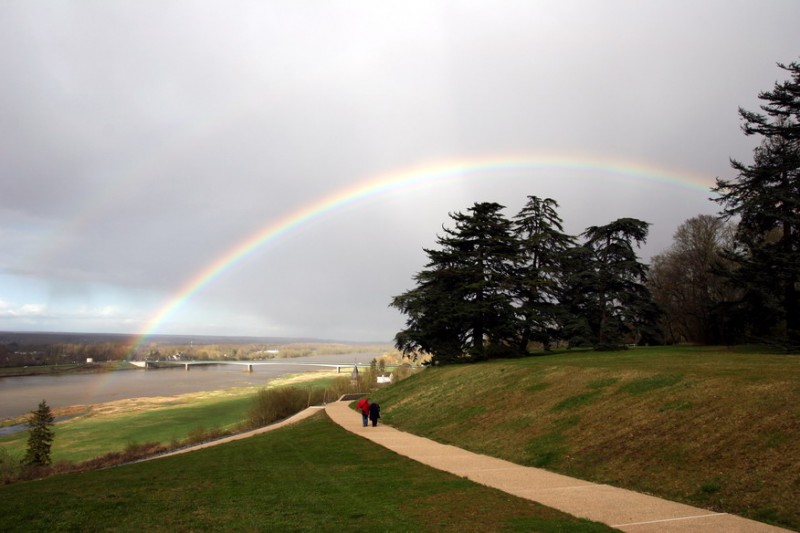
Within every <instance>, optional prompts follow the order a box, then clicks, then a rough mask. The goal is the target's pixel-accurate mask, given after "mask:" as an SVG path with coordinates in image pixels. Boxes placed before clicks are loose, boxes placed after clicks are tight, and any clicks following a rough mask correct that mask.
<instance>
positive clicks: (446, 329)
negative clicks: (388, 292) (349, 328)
mask: <svg viewBox="0 0 800 533" xmlns="http://www.w3.org/2000/svg"><path fill="white" fill-rule="evenodd" d="M502 209H504V207H503V206H502V205H500V204H497V203H492V202H484V203H476V204H474V206H473V207H471V208H469V209H468V213H467V214H463V213H454V214H451V215H450V217H451V218H452V219H453V221H454V222H455V227H454V228H453V229H449V228H444V232H445V234H444V235H443V236H440V237H439V238H438V239H437V244H438V245H439V246H440V248H439V249H436V250H434V249H426V250H425V253H426V254H427V255H428V258H429V262H428V263H427V265H426V267H425V270H423V271H421V272H419V273H418V274H417V275H416V276H415V280H416V282H417V287H415V288H414V289H411V290H410V291H407V292H405V293H403V294H401V295H399V296H396V297H395V298H394V299H393V300H392V303H391V306H393V307H396V308H397V309H399V310H400V311H401V312H402V313H404V314H405V315H407V317H408V318H407V321H406V328H405V329H404V330H402V331H401V332H399V333H398V334H397V336H396V337H395V343H396V345H397V348H398V349H400V350H401V351H403V352H404V353H413V352H415V351H417V350H422V351H425V352H428V353H430V354H432V355H433V357H434V359H435V360H436V361H438V362H456V361H476V360H481V359H486V358H490V357H495V356H498V355H512V354H513V353H515V347H514V342H513V341H514V337H515V332H516V327H515V311H514V308H513V305H512V298H511V290H512V283H513V276H512V274H513V273H514V264H515V261H516V260H517V257H518V247H517V241H516V239H515V238H514V235H513V232H512V229H511V223H510V222H509V221H508V220H507V219H506V218H505V217H504V216H503V214H502V212H501V211H502Z"/></svg>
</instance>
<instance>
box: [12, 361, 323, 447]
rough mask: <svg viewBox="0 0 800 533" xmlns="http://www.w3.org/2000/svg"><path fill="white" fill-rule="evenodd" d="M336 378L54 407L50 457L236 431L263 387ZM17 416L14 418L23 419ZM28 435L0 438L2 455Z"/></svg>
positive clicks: (312, 376) (306, 377) (313, 375)
mask: <svg viewBox="0 0 800 533" xmlns="http://www.w3.org/2000/svg"><path fill="white" fill-rule="evenodd" d="M336 377H337V374H336V373H335V371H321V372H304V373H302V374H296V375H291V376H286V377H283V378H276V379H273V380H271V381H270V382H269V384H268V386H267V387H244V388H233V389H226V390H217V391H207V392H198V393H190V394H182V395H178V396H161V397H148V398H132V399H125V400H116V401H113V402H105V403H100V404H96V405H88V406H87V405H76V406H69V407H65V408H60V409H56V410H54V411H55V414H56V415H58V416H68V417H69V419H67V420H65V421H62V422H59V423H57V424H56V425H55V426H54V430H55V434H56V437H55V442H54V443H53V449H52V459H53V462H54V463H57V462H59V461H85V460H87V459H92V458H95V457H98V456H101V455H104V454H107V453H111V452H120V451H124V450H125V449H127V448H130V447H133V446H136V445H142V444H145V443H160V444H163V445H170V444H171V443H175V442H180V441H185V440H187V439H188V438H190V437H192V436H197V437H198V438H199V437H201V436H202V435H203V434H208V433H225V432H236V431H237V430H239V429H241V426H242V424H243V423H244V422H245V420H246V418H247V412H248V410H249V409H250V407H251V405H252V403H253V399H254V397H255V395H256V393H257V391H258V390H260V389H262V388H275V387H281V386H286V385H297V384H302V385H304V386H309V387H320V388H324V387H325V386H327V385H328V384H329V383H330V382H331V381H332V380H333V379H335V378H336ZM23 421H24V420H23V419H22V418H21V419H19V420H16V421H15V422H17V423H19V422H23ZM27 438H28V433H27V431H21V432H18V433H15V434H12V435H6V436H0V453H4V454H5V455H6V457H10V458H11V459H19V458H21V457H23V456H24V454H25V449H26V445H27Z"/></svg>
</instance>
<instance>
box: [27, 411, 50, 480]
mask: <svg viewBox="0 0 800 533" xmlns="http://www.w3.org/2000/svg"><path fill="white" fill-rule="evenodd" d="M54 421H55V417H54V416H53V413H52V411H51V410H50V406H49V405H47V402H46V401H44V400H42V401H41V403H39V407H38V408H37V409H36V410H35V411H31V416H30V417H29V418H28V431H29V436H28V449H27V452H26V453H25V458H24V459H23V462H24V463H25V464H26V465H30V466H45V465H49V464H50V448H51V447H52V445H53V438H54V435H53V430H52V427H53V422H54Z"/></svg>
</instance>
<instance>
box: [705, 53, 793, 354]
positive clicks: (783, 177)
mask: <svg viewBox="0 0 800 533" xmlns="http://www.w3.org/2000/svg"><path fill="white" fill-rule="evenodd" d="M778 66H779V67H780V68H782V69H784V70H786V71H788V72H789V73H790V76H791V78H790V79H789V80H787V81H784V82H782V83H776V84H775V87H774V89H773V90H772V91H766V92H762V93H761V94H759V99H761V100H762V101H764V102H765V103H764V104H763V105H761V110H762V111H763V113H754V112H750V111H746V110H744V109H740V110H739V114H740V116H741V117H742V119H743V120H744V124H743V126H742V129H743V130H744V133H745V134H746V135H760V136H761V137H762V141H761V143H760V145H759V146H758V147H757V148H756V149H755V150H754V154H753V163H752V164H750V165H748V164H744V163H741V162H739V161H736V160H732V161H731V165H732V167H733V168H734V169H735V170H736V171H737V173H738V175H737V177H736V178H734V179H732V180H723V179H720V178H717V184H716V187H715V188H714V191H715V192H717V193H719V197H718V198H717V199H716V201H717V202H718V203H720V204H721V205H722V206H723V211H722V215H723V216H724V217H727V218H731V217H739V218H740V221H739V225H738V231H737V234H736V243H735V247H733V248H732V249H730V250H728V253H727V257H728V258H729V259H730V260H732V261H734V262H735V263H736V264H737V266H736V268H734V269H733V270H732V271H731V273H730V277H731V279H732V280H733V281H734V282H735V283H737V284H738V285H740V286H741V287H742V288H743V289H744V297H743V299H742V301H741V308H740V309H741V311H742V312H743V313H744V314H746V315H747V316H750V317H751V320H749V321H748V322H749V325H750V327H751V328H752V331H751V334H753V335H756V336H759V335H767V334H768V333H769V332H772V334H777V337H778V338H779V339H783V340H782V341H781V342H785V343H787V344H788V345H789V346H792V347H794V348H798V347H800V296H799V295H800V62H794V63H791V64H789V65H783V64H780V63H779V64H778ZM752 319H758V321H756V320H752ZM776 326H778V327H777V328H776Z"/></svg>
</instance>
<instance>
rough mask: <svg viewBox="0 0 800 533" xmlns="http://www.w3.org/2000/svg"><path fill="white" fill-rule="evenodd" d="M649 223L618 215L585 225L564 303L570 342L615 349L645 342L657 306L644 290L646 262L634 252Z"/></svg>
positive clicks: (575, 252)
mask: <svg viewBox="0 0 800 533" xmlns="http://www.w3.org/2000/svg"><path fill="white" fill-rule="evenodd" d="M647 233H648V223H647V222H644V221H641V220H637V219H634V218H621V219H618V220H615V221H613V222H611V223H610V224H607V225H605V226H592V227H590V228H588V229H587V230H586V231H585V232H584V233H583V237H584V238H585V239H586V241H585V243H584V244H583V246H582V247H580V248H579V249H576V250H574V251H573V253H572V258H571V265H572V268H571V269H570V276H569V279H568V292H567V294H566V297H565V301H564V304H565V305H567V306H568V308H569V310H570V314H571V316H572V323H571V324H570V326H569V328H568V332H569V334H570V340H571V342H573V343H575V344H591V345H592V346H593V347H594V348H596V349H613V348H618V347H622V346H623V345H625V344H627V343H637V342H641V341H642V339H643V338H644V339H645V340H647V341H649V340H651V339H652V337H653V335H654V334H655V328H654V326H653V325H654V323H655V321H656V320H657V317H658V309H657V307H656V305H655V304H654V302H653V299H652V296H651V295H650V291H649V289H648V288H647V285H646V283H647V265H645V264H643V263H640V262H639V260H638V257H637V255H636V251H635V250H634V245H635V246H637V247H638V246H640V245H641V244H642V243H644V242H645V240H646V239H647Z"/></svg>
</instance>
